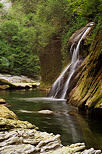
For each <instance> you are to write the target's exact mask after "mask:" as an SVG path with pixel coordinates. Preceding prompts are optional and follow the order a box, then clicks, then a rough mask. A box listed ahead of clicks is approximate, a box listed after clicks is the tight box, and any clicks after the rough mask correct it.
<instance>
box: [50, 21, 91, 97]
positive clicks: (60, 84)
mask: <svg viewBox="0 0 102 154" xmlns="http://www.w3.org/2000/svg"><path fill="white" fill-rule="evenodd" d="M92 25H93V22H92V23H90V24H89V25H88V26H87V27H84V28H83V29H82V30H81V31H80V32H79V33H81V34H80V39H79V41H78V43H77V45H76V48H75V47H74V45H75V42H74V43H73V44H72V45H71V48H70V52H71V53H72V59H71V63H70V64H69V65H68V66H67V67H66V68H65V69H64V71H63V72H62V73H61V75H60V76H59V77H58V78H57V80H56V81H55V82H54V84H53V85H52V88H51V90H50V92H49V94H48V97H54V98H60V99H66V97H67V96H66V95H67V91H68V88H69V87H70V83H71V81H72V77H73V75H74V73H75V72H76V70H77V69H78V68H79V66H80V65H81V63H82V61H83V60H82V59H79V54H80V53H79V52H80V45H81V42H82V40H83V38H85V36H86V35H87V33H88V32H89V31H90V29H91V26H92ZM79 33H78V34H76V36H77V35H79ZM76 36H75V37H76Z"/></svg>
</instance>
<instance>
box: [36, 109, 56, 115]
mask: <svg viewBox="0 0 102 154" xmlns="http://www.w3.org/2000/svg"><path fill="white" fill-rule="evenodd" d="M38 113H41V114H53V111H50V110H41V111H38Z"/></svg>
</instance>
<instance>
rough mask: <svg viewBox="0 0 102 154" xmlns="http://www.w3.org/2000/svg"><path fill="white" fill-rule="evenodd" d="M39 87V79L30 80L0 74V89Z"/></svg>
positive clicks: (23, 77)
mask: <svg viewBox="0 0 102 154" xmlns="http://www.w3.org/2000/svg"><path fill="white" fill-rule="evenodd" d="M39 85H40V78H39V79H37V80H32V79H31V78H27V77H25V76H23V75H22V76H12V75H9V74H0V89H2V90H4V89H12V88H16V89H17V88H36V87H38V86H39Z"/></svg>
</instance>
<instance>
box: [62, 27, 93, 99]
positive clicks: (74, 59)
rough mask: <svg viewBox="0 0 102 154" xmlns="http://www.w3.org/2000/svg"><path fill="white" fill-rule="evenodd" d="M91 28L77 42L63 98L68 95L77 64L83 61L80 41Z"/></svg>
mask: <svg viewBox="0 0 102 154" xmlns="http://www.w3.org/2000/svg"><path fill="white" fill-rule="evenodd" d="M89 29H90V27H88V28H87V30H86V31H85V32H84V34H83V35H82V37H81V38H80V40H79V42H78V44H77V47H76V49H74V51H73V55H72V60H71V70H70V75H69V77H68V79H67V81H66V83H65V86H64V88H63V93H62V96H61V98H62V99H63V98H65V97H66V92H67V89H68V87H69V83H70V80H71V77H72V75H73V74H74V73H75V71H76V67H77V65H78V64H79V63H81V61H80V60H79V48H80V43H81V41H82V39H83V38H84V36H85V35H86V33H87V32H88V31H89ZM72 45H73V44H72ZM71 48H72V47H71Z"/></svg>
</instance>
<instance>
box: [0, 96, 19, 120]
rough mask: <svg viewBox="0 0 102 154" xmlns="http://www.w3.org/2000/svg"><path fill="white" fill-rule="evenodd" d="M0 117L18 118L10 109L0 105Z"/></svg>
mask: <svg viewBox="0 0 102 154" xmlns="http://www.w3.org/2000/svg"><path fill="white" fill-rule="evenodd" d="M0 100H1V101H3V102H5V100H2V99H0ZM0 117H3V118H6V119H18V117H17V115H16V114H15V113H14V112H12V111H10V110H9V109H8V108H7V107H6V106H4V105H0Z"/></svg>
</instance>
